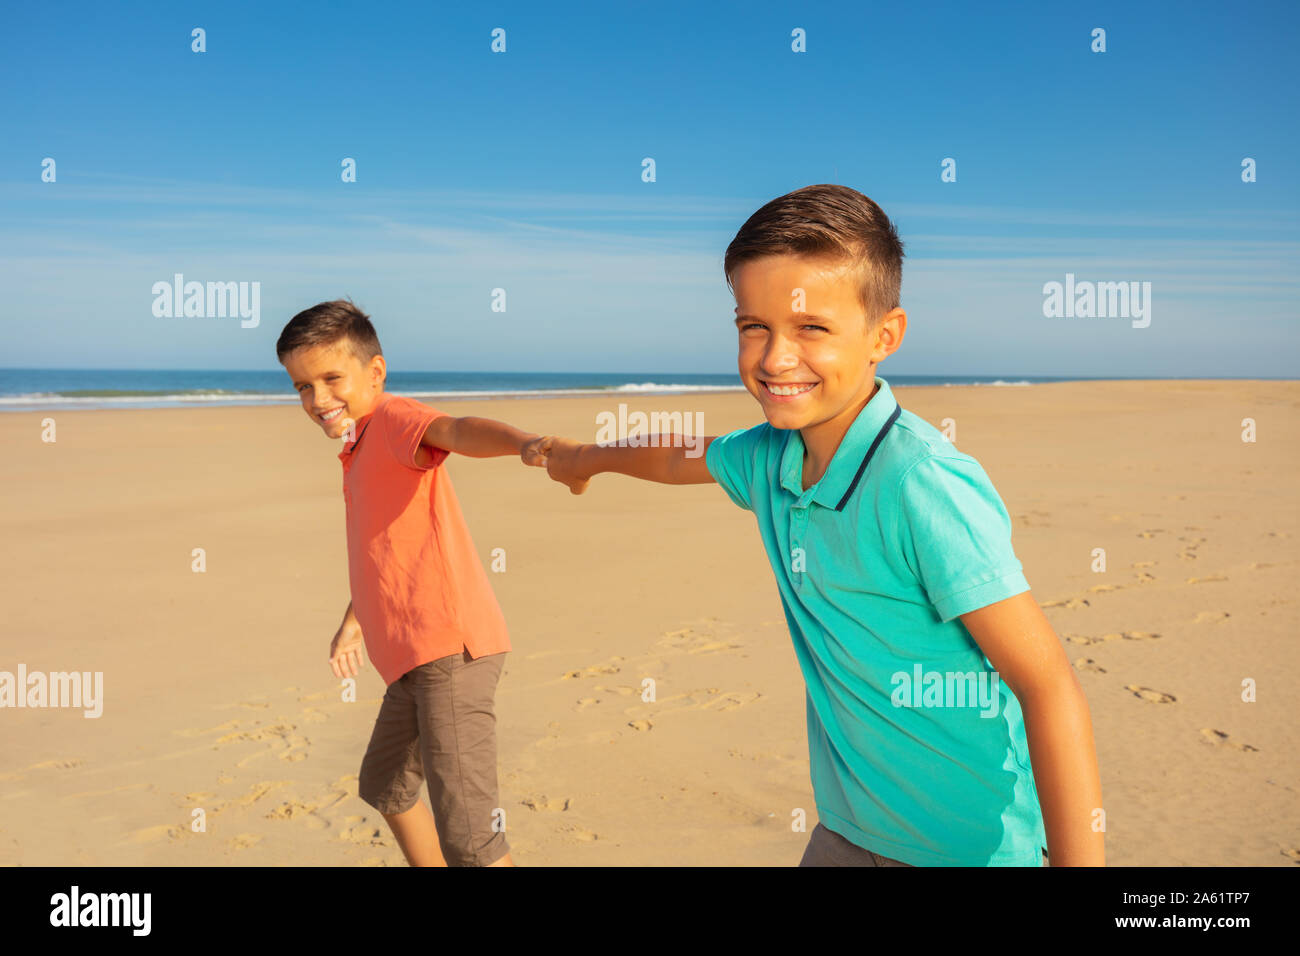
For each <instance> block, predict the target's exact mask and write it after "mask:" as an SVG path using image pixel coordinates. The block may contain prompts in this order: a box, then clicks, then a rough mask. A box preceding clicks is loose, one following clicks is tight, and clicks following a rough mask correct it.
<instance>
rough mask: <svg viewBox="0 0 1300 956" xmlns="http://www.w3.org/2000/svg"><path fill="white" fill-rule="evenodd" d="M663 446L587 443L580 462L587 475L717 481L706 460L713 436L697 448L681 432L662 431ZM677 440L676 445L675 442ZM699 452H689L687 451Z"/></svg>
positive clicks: (675, 481)
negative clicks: (668, 433)
mask: <svg viewBox="0 0 1300 956" xmlns="http://www.w3.org/2000/svg"><path fill="white" fill-rule="evenodd" d="M658 438H659V439H661V441H660V442H659V447H657V448H656V447H632V446H629V445H583V446H582V449H581V450H580V451H579V452H578V466H579V469H580V470H581V471H582V473H583V474H585V475H598V474H601V473H603V472H613V473H615V474H619V475H629V476H630V477H632V478H641V479H643V480H645V481H657V482H660V483H662V484H666V485H693V484H703V483H705V482H709V481H713V480H714V479H713V476H712V475H711V474H709V470H708V468H707V467H705V464H704V452H705V450H706V449H707V448H708V443H709V442H711V441H713V439H712V438H705V439H703V440H702V443H701V444H700V445H699V447H697V448H689V447H687V446H686V441H688V440H689V441H695V442H699V441H701V440H700V439H682V438H681V437H680V436H675V435H673V436H669V435H661V436H658ZM674 441H676V442H677V444H676V445H674V444H673V442H674ZM688 451H691V452H695V454H692V455H687V452H688Z"/></svg>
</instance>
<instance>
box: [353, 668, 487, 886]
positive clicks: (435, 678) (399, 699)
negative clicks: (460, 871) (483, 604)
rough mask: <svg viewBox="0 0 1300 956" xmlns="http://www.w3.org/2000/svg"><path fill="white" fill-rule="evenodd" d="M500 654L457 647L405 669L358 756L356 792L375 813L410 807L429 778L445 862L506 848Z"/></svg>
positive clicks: (480, 860) (473, 860) (472, 860)
mask: <svg viewBox="0 0 1300 956" xmlns="http://www.w3.org/2000/svg"><path fill="white" fill-rule="evenodd" d="M505 659H506V655H505V653H504V652H503V653H500V654H488V655H486V656H484V657H480V658H477V659H476V658H472V657H470V656H469V651H466V650H463V649H462V651H461V653H458V654H452V655H451V656H449V657H442V658H439V659H438V660H436V661H430V662H429V663H427V664H421V665H420V666H419V667H416V668H413V669H412V670H409V671H407V672H406V673H405V674H403V675H402V676H401V677H399V678H398V679H397V680H395V681H393V683H391V684H389V685H388V691H387V692H386V693H385V694H384V702H383V703H382V704H381V705H380V707H379V716H378V717H377V718H376V719H375V729H374V731H373V732H372V733H371V735H370V745H369V746H368V747H367V748H366V755H365V757H364V759H362V761H361V774H360V777H361V779H360V781H359V782H358V784H357V791H358V795H359V796H360V797H361V799H362V800H364V801H365V802H366V803H368V804H370V806H372V807H374V808H375V809H376V810H378V811H379V812H380V813H384V814H396V813H405V812H406V811H407V810H410V809H411V808H412V807H414V806H415V804H416V802H417V801H419V799H420V785H421V784H422V783H424V782H425V781H426V780H427V781H428V784H429V802H430V804H431V805H432V806H433V820H434V823H435V824H436V825H437V827H438V842H439V844H440V845H441V847H442V855H443V857H444V858H445V859H446V861H447V865H448V866H487V865H489V864H491V863H495V862H496V861H497V860H499V859H501V857H503V856H505V855H506V853H508V852H509V850H510V847H509V846H508V845H507V843H506V835H505V831H504V826H503V821H504V815H503V814H502V813H501V812H500V801H499V800H498V798H497V737H496V715H495V714H494V713H493V704H494V701H495V697H496V689H497V682H498V681H499V680H500V678H501V668H502V666H503V665H504V663H505Z"/></svg>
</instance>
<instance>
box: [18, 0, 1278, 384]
mask: <svg viewBox="0 0 1300 956" xmlns="http://www.w3.org/2000/svg"><path fill="white" fill-rule="evenodd" d="M603 6H604V5H597V4H592V5H582V4H563V3H560V4H546V5H535V4H486V5H482V6H479V5H475V4H464V5H448V6H446V7H443V8H440V9H439V8H435V7H434V6H433V5H431V4H427V3H420V4H416V3H392V4H375V3H328V4H322V5H319V6H314V7H303V6H301V5H297V4H283V5H281V4H266V3H242V2H240V3H228V2H222V3H194V4H185V5H180V4H175V3H129V2H128V3H122V4H112V5H106V4H102V3H96V4H90V3H71V4H58V5H49V4H41V5H37V4H24V5H21V6H11V7H10V8H9V9H8V10H6V13H5V17H4V18H5V29H4V30H3V31H0V77H3V79H2V81H0V83H2V88H3V89H4V91H5V96H4V97H3V98H2V99H0V130H3V134H4V135H3V136H2V137H0V253H2V255H0V283H3V287H4V290H5V295H4V296H3V299H0V319H2V320H3V321H4V323H5V326H6V328H7V330H8V331H9V336H8V339H7V341H8V348H7V349H6V351H7V353H8V354H7V356H6V358H5V360H4V364H6V365H10V366H29V367H30V366H36V367H51V366H53V367H83V366H94V367H121V368H173V367H179V368H193V367H205V368H212V367H215V368H247V369H252V368H268V367H269V368H275V367H276V365H275V357H274V348H273V347H274V342H275V338H276V336H277V335H278V332H279V330H280V328H281V327H282V326H283V324H284V322H286V321H287V320H288V319H289V318H290V317H291V316H292V315H293V314H294V313H295V312H297V311H299V310H301V309H303V308H305V307H307V306H309V305H312V304H314V303H316V302H319V301H322V300H324V299H330V298H337V297H342V296H351V297H352V298H353V299H354V300H355V301H357V302H358V303H359V304H360V305H361V306H362V307H363V308H365V309H366V310H367V311H368V312H369V313H370V314H371V316H372V317H373V319H374V321H375V323H376V327H377V328H378V330H379V333H380V337H381V340H382V341H383V343H384V350H385V353H386V355H387V357H388V360H389V366H390V368H400V369H422V370H437V369H455V370H475V369H500V370H528V371H579V370H607V371H648V370H655V371H680V372H727V371H730V370H733V369H734V368H735V350H736V332H735V329H734V327H733V326H732V324H731V317H732V308H733V306H734V302H733V300H732V298H731V296H730V293H729V292H728V290H727V287H726V284H725V282H724V280H723V276H722V257H723V252H724V250H725V249H726V246H727V243H728V242H729V241H730V240H731V238H732V237H733V236H734V234H735V232H736V230H737V229H738V228H739V226H740V225H741V223H743V222H744V220H745V219H746V218H747V217H748V216H749V215H750V214H751V213H752V212H753V211H754V210H755V209H757V208H758V207H759V206H761V205H762V204H763V203H765V202H767V201H768V200H769V199H772V198H774V197H776V196H778V195H781V194H783V193H785V192H788V191H790V190H792V189H796V188H798V187H800V186H805V185H808V184H811V183H821V182H839V183H844V184H846V185H849V186H853V187H854V188H856V189H859V190H861V191H862V192H864V193H866V194H867V195H868V196H871V197H872V198H873V199H875V200H876V201H877V202H878V203H880V205H881V206H882V207H883V208H884V209H885V211H886V212H887V213H888V214H889V215H890V216H891V217H892V218H893V219H894V220H895V222H896V224H897V226H898V228H899V231H900V234H901V235H902V238H903V240H904V243H905V245H906V249H907V258H906V260H905V263H904V270H903V303H902V304H903V307H904V308H905V309H907V310H908V315H909V326H908V333H907V339H906V341H905V342H904V344H903V347H902V349H900V351H899V352H898V353H897V354H896V355H895V356H893V357H891V358H890V359H889V360H888V361H887V362H886V364H885V365H884V366H882V374H886V375H888V374H903V375H906V374H961V375H978V374H1021V375H1084V376H1106V375H1116V376H1142V375H1152V376H1180V375H1186V376H1189V377H1208V376H1230V377H1250V376H1260V377H1294V375H1295V372H1294V366H1295V359H1296V358H1297V355H1298V353H1300V348H1298V347H1297V346H1300V305H1298V303H1300V295H1298V294H1297V293H1298V292H1300V225H1298V224H1300V143H1298V142H1297V139H1298V136H1297V128H1298V127H1300V124H1298V123H1297V118H1298V116H1300V111H1298V110H1297V108H1296V106H1297V85H1298V84H1297V76H1296V70H1295V68H1294V66H1291V65H1289V64H1292V63H1294V62H1295V60H1296V56H1295V51H1296V50H1297V49H1300V29H1298V27H1300V5H1297V4H1294V3H1245V4H1240V5H1227V4H1222V3H1181V2H1180V3H1138V4H1128V3H1109V4H1108V3H1098V4H1084V3H1076V4H1033V3H1023V4H997V3H993V4H945V3H927V4H924V5H916V6H913V5H909V4H885V3H878V4H866V3H861V4H857V3H854V4H848V3H845V4H820V3H804V2H800V3H789V4H765V3H719V4H709V5H697V4H672V3H654V4H627V5H620V6H619V7H618V8H616V9H614V10H607V9H604V8H603ZM196 26H198V27H203V28H204V29H205V30H206V34H207V52H205V53H201V54H200V53H194V52H191V50H190V43H191V40H190V31H191V29H192V28H194V27H196ZM496 27H501V28H504V29H505V30H506V42H507V50H506V52H505V53H504V54H494V53H492V52H491V50H490V42H491V31H492V30H493V28H496ZM796 27H800V28H803V29H804V30H805V31H806V33H807V52H806V53H793V52H791V49H790V45H791V36H790V34H791V31H792V30H793V29H794V28H796ZM1094 27H1103V28H1105V30H1106V33H1107V37H1106V41H1107V52H1105V53H1093V52H1091V51H1090V43H1091V31H1092V29H1093V28H1094ZM647 156H649V157H653V158H654V160H655V162H656V167H657V169H656V171H657V181H656V182H654V183H644V182H642V181H641V160H642V158H643V157H647ZM45 157H52V158H54V159H55V161H56V163H57V176H58V178H57V182H55V183H43V182H41V180H40V174H41V162H42V160H43V159H44V158H45ZM344 157H352V158H354V159H355V160H356V161H357V164H358V167H357V168H358V174H357V182H356V183H348V184H345V183H343V182H341V181H340V175H339V174H340V162H341V160H342V159H343V158H344ZM945 157H953V158H955V159H956V161H957V181H956V182H954V183H944V182H941V181H940V162H941V161H942V160H943V159H944V158H945ZM1243 157H1252V158H1253V159H1255V161H1256V162H1257V164H1258V181H1257V182H1254V183H1249V184H1246V183H1243V182H1242V181H1241V175H1240V173H1241V167H1240V164H1241V161H1242V158H1243ZM177 272H180V273H183V274H184V275H185V277H186V279H187V280H198V281H257V282H260V284H261V322H260V325H259V326H258V327H257V328H251V329H249V328H241V327H240V323H239V321H238V320H232V319H219V318H204V319H173V318H156V317H155V316H154V315H153V314H152V310H151V306H152V303H153V294H152V292H151V288H152V286H153V283H155V282H157V281H160V280H164V281H169V280H170V279H171V277H172V275H173V274H174V273H177ZM1067 272H1068V273H1073V274H1074V275H1075V276H1076V277H1077V279H1079V280H1092V281H1138V282H1142V281H1149V282H1151V283H1152V311H1151V323H1150V325H1149V326H1148V327H1147V328H1141V329H1137V328H1133V327H1132V325H1131V323H1130V322H1129V321H1128V320H1127V319H1123V318H1107V319H1049V318H1045V317H1044V315H1043V291H1042V290H1043V284H1044V283H1045V282H1050V281H1054V280H1055V281H1063V280H1064V277H1065V275H1066V273H1067ZM496 287H504V288H505V289H506V290H507V294H508V311H507V312H506V313H504V314H502V313H496V312H492V311H491V309H490V307H489V306H490V298H489V297H490V292H491V290H492V289H493V288H496Z"/></svg>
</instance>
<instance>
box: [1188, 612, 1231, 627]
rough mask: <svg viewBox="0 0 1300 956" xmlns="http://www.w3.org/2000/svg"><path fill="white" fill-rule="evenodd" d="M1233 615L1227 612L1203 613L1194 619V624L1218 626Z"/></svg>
mask: <svg viewBox="0 0 1300 956" xmlns="http://www.w3.org/2000/svg"><path fill="white" fill-rule="evenodd" d="M1230 616H1231V615H1229V614H1228V612H1227V611H1201V612H1200V613H1199V614H1197V615H1196V617H1195V618H1193V619H1192V623H1193V624H1218V623H1219V622H1220V621H1222V620H1224V619H1225V618H1227V617H1230Z"/></svg>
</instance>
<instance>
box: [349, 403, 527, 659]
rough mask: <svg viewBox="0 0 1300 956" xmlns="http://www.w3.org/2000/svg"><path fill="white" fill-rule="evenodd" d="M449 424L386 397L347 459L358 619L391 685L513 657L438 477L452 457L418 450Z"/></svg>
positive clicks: (447, 483) (362, 421) (427, 410)
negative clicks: (412, 674) (490, 657)
mask: <svg viewBox="0 0 1300 956" xmlns="http://www.w3.org/2000/svg"><path fill="white" fill-rule="evenodd" d="M445 414H446V412H440V411H438V410H437V409H436V408H431V407H430V406H428V405H425V404H423V403H422V402H418V401H416V400H415V399H413V398H404V397H402V396H400V395H390V394H388V393H387V392H384V393H383V394H381V395H380V396H379V400H378V402H377V403H376V405H375V407H374V408H373V409H372V410H371V411H370V412H369V413H368V414H365V415H362V416H361V418H359V419H358V420H357V423H356V427H355V433H356V441H354V442H347V443H346V444H345V445H344V446H343V451H341V452H340V453H339V460H340V461H342V462H343V500H344V503H345V505H346V508H347V528H348V581H349V583H350V585H351V588H352V613H353V614H355V615H356V617H357V622H358V623H359V624H360V625H361V633H362V634H363V635H364V636H365V641H366V652H367V653H368V654H369V655H370V660H371V662H372V663H373V664H374V665H375V669H376V670H377V671H378V672H379V676H380V677H382V678H383V679H384V683H385V684H391V683H393V681H395V680H397V679H398V678H399V677H401V676H402V675H403V674H405V673H406V672H407V671H409V670H411V669H412V668H414V667H418V666H419V665H421V664H426V663H428V662H429V661H432V660H437V659H438V658H440V657H447V656H448V655H450V654H459V653H460V652H461V649H462V648H464V649H466V650H468V651H469V653H470V656H471V657H475V658H478V657H483V656H484V655H486V654H497V653H500V652H502V651H508V650H510V638H509V636H508V634H507V633H506V621H505V616H504V615H503V614H502V613H501V608H500V606H499V605H498V604H497V600H496V596H495V595H494V594H493V593H492V585H491V584H490V583H489V582H488V576H487V572H486V571H485V570H484V569H483V565H482V563H481V562H480V560H479V556H478V552H477V550H476V549H475V548H474V542H473V540H472V539H471V538H470V536H469V528H467V527H466V526H465V519H464V517H463V516H462V515H461V513H460V504H459V503H458V502H457V501H456V493H455V491H453V490H452V487H451V478H450V477H449V476H448V475H447V469H446V468H442V467H439V466H440V465H441V464H442V462H443V461H444V459H446V457H447V455H448V454H449V453H448V452H447V451H445V450H444V449H441V448H432V447H430V446H428V445H421V444H420V439H421V438H422V437H423V436H424V432H425V429H427V428H428V427H429V423H430V422H432V421H433V420H434V419H435V418H438V417H440V416H442V415H445Z"/></svg>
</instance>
